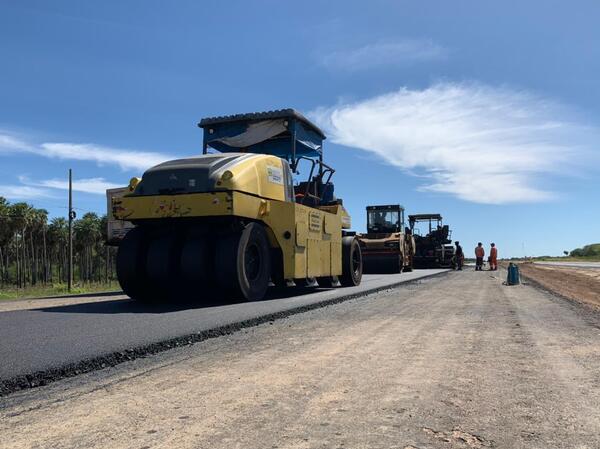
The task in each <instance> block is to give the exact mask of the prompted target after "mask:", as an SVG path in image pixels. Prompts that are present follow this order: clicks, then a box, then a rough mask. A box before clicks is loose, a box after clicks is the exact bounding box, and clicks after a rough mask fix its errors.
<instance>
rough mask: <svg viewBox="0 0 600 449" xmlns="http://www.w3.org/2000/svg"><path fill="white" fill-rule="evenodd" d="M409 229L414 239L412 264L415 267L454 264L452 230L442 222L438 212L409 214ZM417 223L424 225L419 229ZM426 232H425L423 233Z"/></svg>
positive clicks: (442, 266)
mask: <svg viewBox="0 0 600 449" xmlns="http://www.w3.org/2000/svg"><path fill="white" fill-rule="evenodd" d="M408 221H409V224H410V231H411V233H412V234H413V237H414V239H415V245H416V248H415V257H414V265H415V267H416V268H448V267H452V266H453V265H454V246H452V245H451V243H452V240H451V238H450V237H451V236H452V231H450V228H449V226H448V225H444V224H443V218H442V216H441V215H440V214H416V215H409V216H408ZM419 224H421V225H425V227H426V230H421V228H420V227H419ZM425 232H426V234H425Z"/></svg>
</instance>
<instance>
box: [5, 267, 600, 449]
mask: <svg viewBox="0 0 600 449" xmlns="http://www.w3.org/2000/svg"><path fill="white" fill-rule="evenodd" d="M504 278H505V272H503V271H501V272H498V273H494V274H493V275H491V274H490V273H487V272H474V271H463V272H454V273H448V274H447V275H444V276H441V277H437V278H431V279H428V280H424V281H421V282H420V283H419V284H412V285H408V286H404V287H400V288H396V289H392V290H388V291H384V292H380V293H377V294H374V295H371V296H367V297H363V298H359V299H355V300H350V301H347V302H344V303H341V304H337V305H333V306H329V307H326V308H322V309H317V310H312V311H310V312H307V313H303V314H299V315H294V316H291V317H288V318H285V319H281V320H276V321H274V322H272V323H266V324H262V325H260V326H257V327H254V328H250V329H245V330H242V331H240V332H237V333H235V334H232V335H229V336H223V337H219V338H215V339H211V340H206V341H204V342H201V343H197V344H194V345H192V346H188V347H185V348H179V349H174V350H172V351H167V352H163V353H161V354H158V355H155V356H151V357H147V358H144V359H137V360H135V361H132V362H127V363H123V364H121V365H118V366H117V367H114V368H110V369H104V370H100V371H97V372H94V373H89V374H85V375H81V376H78V377H75V378H70V379H65V380H62V381H58V382H55V383H52V384H50V385H48V386H46V387H40V388H35V389H31V390H27V391H23V392H19V393H14V394H12V395H9V396H6V397H3V398H0V447H2V448H15V449H16V448H29V447H36V448H63V447H64V448H88V447H97V448H108V447H110V448H138V449H142V448H155V447H156V448H158V447H161V448H178V447H182V448H244V449H251V448H271V449H273V448H386V449H388V448H402V449H409V448H412V449H414V448H421V449H426V448H444V449H445V448H450V449H452V448H467V449H468V448H488V447H497V448H508V449H517V448H539V449H548V448H580V449H583V448H587V449H593V448H598V447H600V407H599V404H600V376H599V373H600V315H599V314H598V313H596V312H595V311H593V310H591V309H589V308H585V307H581V306H580V305H578V304H576V303H573V302H570V301H567V300H564V299H562V298H559V297H556V296H553V295H551V294H549V293H547V292H544V291H541V290H537V289H535V288H534V287H532V286H527V285H521V286H513V287H508V286H503V285H502V281H503V280H504Z"/></svg>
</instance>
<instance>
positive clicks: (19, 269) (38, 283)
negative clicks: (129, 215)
mask: <svg viewBox="0 0 600 449" xmlns="http://www.w3.org/2000/svg"><path fill="white" fill-rule="evenodd" d="M68 235H69V234H68V222H67V220H66V219H64V218H62V217H57V218H54V219H53V220H52V221H51V222H50V223H48V212H47V211H46V210H44V209H36V208H34V207H33V206H31V205H29V204H27V203H13V204H11V203H9V202H8V201H7V200H6V199H5V198H3V197H0V298H9V297H10V298H14V297H33V296H45V295H53V294H61V293H64V292H65V291H66V284H67V263H68ZM105 240H106V216H103V217H99V216H98V215H97V214H95V213H91V212H89V213H86V214H84V215H83V216H82V217H81V218H80V219H78V220H75V221H74V222H73V265H74V266H73V281H74V285H75V286H76V289H74V291H73V292H74V293H76V292H80V293H81V292H88V291H98V290H107V289H109V290H110V289H116V286H113V287H110V288H107V287H108V286H111V285H113V284H115V278H116V276H115V256H116V249H115V248H112V247H108V246H106V245H105V244H104V242H105ZM100 286H102V287H100Z"/></svg>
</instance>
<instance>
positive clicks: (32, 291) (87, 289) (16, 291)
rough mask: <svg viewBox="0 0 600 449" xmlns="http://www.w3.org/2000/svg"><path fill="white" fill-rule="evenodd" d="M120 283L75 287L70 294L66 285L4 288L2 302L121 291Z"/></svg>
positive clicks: (1, 291)
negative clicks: (5, 300)
mask: <svg viewBox="0 0 600 449" xmlns="http://www.w3.org/2000/svg"><path fill="white" fill-rule="evenodd" d="M120 289H121V287H119V283H118V282H117V281H114V282H109V283H105V282H100V283H90V284H88V283H86V284H84V285H74V286H73V288H72V289H71V292H70V293H69V292H68V290H67V285H66V284H53V285H45V286H44V285H39V286H34V287H26V288H14V287H2V288H1V289H0V300H3V299H21V298H42V297H45V296H60V295H67V294H74V295H76V294H85V293H97V292H108V291H119V290H120Z"/></svg>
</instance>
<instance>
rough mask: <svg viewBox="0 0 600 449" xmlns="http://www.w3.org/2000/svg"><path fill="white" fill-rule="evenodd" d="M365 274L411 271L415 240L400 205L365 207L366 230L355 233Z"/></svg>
mask: <svg viewBox="0 0 600 449" xmlns="http://www.w3.org/2000/svg"><path fill="white" fill-rule="evenodd" d="M358 241H359V243H360V248H361V251H362V256H363V270H364V272H365V273H401V272H402V271H412V269H413V256H414V254H415V242H414V239H413V237H412V235H411V233H410V230H408V229H405V227H404V208H403V207H402V206H400V205H397V204H396V205H386V206H367V233H366V234H358Z"/></svg>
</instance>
